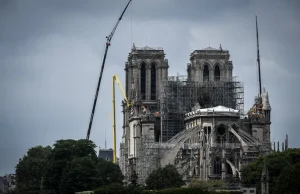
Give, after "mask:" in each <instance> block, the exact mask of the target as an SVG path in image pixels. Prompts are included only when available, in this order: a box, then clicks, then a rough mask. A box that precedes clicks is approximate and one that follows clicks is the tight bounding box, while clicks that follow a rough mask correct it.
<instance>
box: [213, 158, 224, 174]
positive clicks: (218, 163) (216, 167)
mask: <svg viewBox="0 0 300 194" xmlns="http://www.w3.org/2000/svg"><path fill="white" fill-rule="evenodd" d="M214 174H222V162H221V158H220V157H216V158H215V161H214Z"/></svg>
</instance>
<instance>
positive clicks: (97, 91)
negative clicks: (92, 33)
mask: <svg viewBox="0 0 300 194" xmlns="http://www.w3.org/2000/svg"><path fill="white" fill-rule="evenodd" d="M131 1H132V0H129V2H128V3H127V5H126V7H125V9H124V10H123V12H122V14H121V16H120V17H119V19H118V21H117V23H116V25H115V26H114V28H113V30H112V31H111V33H110V34H109V36H107V37H106V47H105V52H104V57H103V61H102V66H101V71H100V77H99V80H98V85H97V90H96V94H95V99H94V104H93V109H92V114H91V118H90V123H89V128H88V131H87V135H86V139H87V140H89V139H90V133H91V128H92V124H93V119H94V114H95V109H96V104H97V99H98V94H99V89H100V84H101V80H102V75H103V71H104V65H105V61H106V56H107V51H108V47H109V46H110V42H111V39H112V37H113V35H114V33H115V31H116V29H117V27H118V25H119V23H120V21H121V20H122V17H123V15H124V13H125V11H126V10H127V7H128V6H129V4H130V2H131Z"/></svg>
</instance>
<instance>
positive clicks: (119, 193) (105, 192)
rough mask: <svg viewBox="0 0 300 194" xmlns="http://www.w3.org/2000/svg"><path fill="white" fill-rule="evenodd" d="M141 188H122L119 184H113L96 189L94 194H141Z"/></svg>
mask: <svg viewBox="0 0 300 194" xmlns="http://www.w3.org/2000/svg"><path fill="white" fill-rule="evenodd" d="M141 193H142V188H140V187H135V186H129V187H126V186H123V185H122V184H119V183H113V184H110V185H107V186H104V187H102V188H99V189H96V190H95V191H94V194H141Z"/></svg>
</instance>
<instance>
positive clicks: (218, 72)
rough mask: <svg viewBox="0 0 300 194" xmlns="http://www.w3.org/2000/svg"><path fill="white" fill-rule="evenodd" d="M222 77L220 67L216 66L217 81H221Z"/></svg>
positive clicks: (215, 75)
mask: <svg viewBox="0 0 300 194" xmlns="http://www.w3.org/2000/svg"><path fill="white" fill-rule="evenodd" d="M220 76H221V73H220V67H219V65H216V66H215V70H214V77H215V81H220Z"/></svg>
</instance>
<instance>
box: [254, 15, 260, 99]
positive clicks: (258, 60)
mask: <svg viewBox="0 0 300 194" xmlns="http://www.w3.org/2000/svg"><path fill="white" fill-rule="evenodd" d="M255 17H256V42H257V65H258V79H259V96H260V95H261V75H260V56H259V40H258V26H257V16H255Z"/></svg>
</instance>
